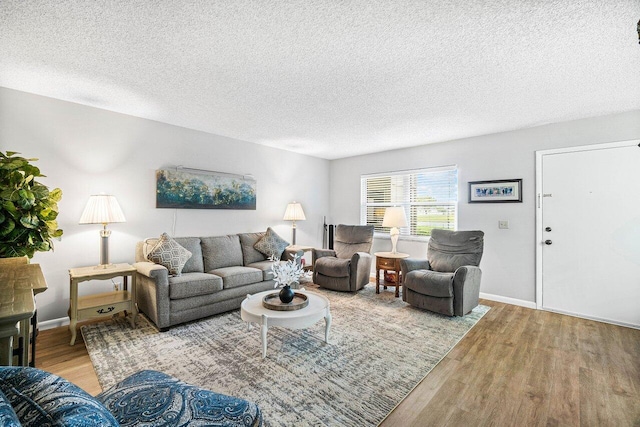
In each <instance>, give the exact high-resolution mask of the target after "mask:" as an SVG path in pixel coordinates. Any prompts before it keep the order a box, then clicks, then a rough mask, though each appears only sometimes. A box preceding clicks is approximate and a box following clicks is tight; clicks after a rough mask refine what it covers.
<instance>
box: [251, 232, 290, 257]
mask: <svg viewBox="0 0 640 427" xmlns="http://www.w3.org/2000/svg"><path fill="white" fill-rule="evenodd" d="M287 246H289V242H287V241H286V240H284V239H283V238H282V237H280V236H278V234H277V233H276V232H275V231H273V229H272V228H271V227H269V228H267V232H266V233H264V236H262V239H260V240H258V241H257V242H256V244H255V245H253V247H254V248H256V249H257V250H258V251H260V252H262V253H263V254H265V255H266V256H267V257H268V258H270V257H273V258H275V259H280V257H282V252H284V250H285V249H286V248H287Z"/></svg>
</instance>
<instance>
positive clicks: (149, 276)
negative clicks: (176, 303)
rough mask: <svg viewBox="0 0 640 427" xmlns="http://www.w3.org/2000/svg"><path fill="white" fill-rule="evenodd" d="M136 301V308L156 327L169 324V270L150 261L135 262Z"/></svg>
mask: <svg viewBox="0 0 640 427" xmlns="http://www.w3.org/2000/svg"><path fill="white" fill-rule="evenodd" d="M133 266H134V267H135V268H136V270H137V272H136V274H137V276H136V280H137V282H136V302H137V303H138V308H139V309H140V311H142V312H143V313H144V314H146V315H147V317H149V318H150V319H151V321H152V322H153V323H155V324H156V326H157V327H158V329H160V330H167V328H169V326H171V323H170V322H171V320H170V316H169V315H170V312H171V307H170V306H169V270H167V269H166V268H165V267H163V266H161V265H158V264H154V263H152V262H136V263H135V264H133Z"/></svg>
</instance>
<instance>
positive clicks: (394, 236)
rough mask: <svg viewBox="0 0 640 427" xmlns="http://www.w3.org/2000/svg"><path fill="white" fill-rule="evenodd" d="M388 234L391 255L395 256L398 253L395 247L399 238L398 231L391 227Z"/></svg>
mask: <svg viewBox="0 0 640 427" xmlns="http://www.w3.org/2000/svg"><path fill="white" fill-rule="evenodd" d="M389 234H390V236H391V253H392V254H397V253H398V251H397V250H396V247H397V246H398V237H400V230H398V229H397V228H396V227H392V228H391V231H390V233H389Z"/></svg>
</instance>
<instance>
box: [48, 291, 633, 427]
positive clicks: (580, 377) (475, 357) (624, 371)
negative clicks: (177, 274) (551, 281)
mask: <svg viewBox="0 0 640 427" xmlns="http://www.w3.org/2000/svg"><path fill="white" fill-rule="evenodd" d="M481 303H482V304H484V305H488V306H491V307H492V308H491V310H490V311H489V312H488V313H487V314H486V315H485V316H484V318H483V319H482V320H480V322H478V324H477V325H476V326H475V327H474V328H473V329H472V330H471V331H470V332H469V333H468V334H467V335H466V336H465V337H464V338H463V339H462V340H461V341H460V343H458V345H456V346H455V347H454V349H453V350H452V351H451V352H450V353H449V354H448V355H447V356H446V357H445V358H444V359H443V360H442V361H441V362H440V363H439V364H438V365H437V366H436V367H435V368H434V369H433V371H431V373H429V375H427V376H426V378H425V379H424V380H422V382H421V383H420V384H419V385H418V386H417V387H416V388H415V389H414V390H413V391H412V392H411V393H410V394H409V396H407V398H406V399H405V400H404V401H403V402H402V403H401V404H400V405H399V406H398V407H397V408H396V409H395V410H394V411H392V412H391V414H389V416H388V417H387V418H386V419H385V420H384V421H383V422H382V424H381V426H382V427H391V426H403V427H404V426H445V425H446V426H485V425H486V426H538V425H539V426H640V330H636V329H630V328H623V327H619V326H613V325H608V324H605V323H598V322H593V321H589V320H584V319H578V318H574V317H569V316H563V315H559V314H555V313H549V312H545V311H539V310H531V309H527V308H523V307H517V306H512V305H507V304H501V303H496V302H492V301H486V300H483V301H481ZM69 339H70V333H69V330H68V328H67V327H63V328H56V329H52V330H48V331H42V332H41V333H40V334H39V336H38V354H37V356H38V357H37V366H38V367H39V368H41V369H45V370H47V371H49V372H53V373H56V374H58V375H60V376H62V377H64V378H67V379H68V380H70V381H72V382H74V383H75V384H77V385H79V386H80V387H82V388H83V389H85V390H86V391H88V392H89V393H91V394H94V395H95V394H97V393H99V392H100V391H101V389H100V385H99V384H98V380H97V377H96V374H95V372H94V370H93V367H92V365H91V361H90V360H89V356H88V354H87V351H86V348H85V346H84V342H83V341H82V339H81V334H78V340H77V342H76V344H75V346H73V347H70V346H69ZM389 369H394V368H393V367H389ZM397 369H402V367H401V366H400V367H398V368H397Z"/></svg>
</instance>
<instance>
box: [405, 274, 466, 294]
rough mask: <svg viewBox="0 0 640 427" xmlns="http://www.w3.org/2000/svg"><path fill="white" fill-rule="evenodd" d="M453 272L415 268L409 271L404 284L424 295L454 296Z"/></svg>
mask: <svg viewBox="0 0 640 427" xmlns="http://www.w3.org/2000/svg"><path fill="white" fill-rule="evenodd" d="M453 275H454V274H453V273H441V272H438V271H431V270H414V271H410V272H409V273H407V276H406V277H405V279H404V283H403V286H404V287H406V288H407V289H411V290H412V291H415V292H417V293H419V294H422V295H429V296H432V297H439V298H449V297H451V298H453Z"/></svg>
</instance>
